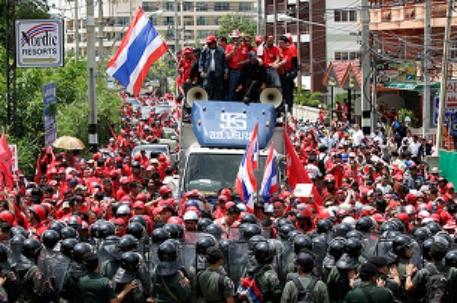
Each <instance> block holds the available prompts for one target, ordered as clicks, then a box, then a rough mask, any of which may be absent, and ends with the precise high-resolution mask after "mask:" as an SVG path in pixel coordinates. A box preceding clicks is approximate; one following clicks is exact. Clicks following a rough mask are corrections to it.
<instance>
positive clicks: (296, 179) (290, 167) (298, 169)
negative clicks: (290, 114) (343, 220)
mask: <svg viewBox="0 0 457 303" xmlns="http://www.w3.org/2000/svg"><path fill="white" fill-rule="evenodd" d="M283 129H284V141H285V145H286V160H287V166H286V170H287V180H288V183H289V185H290V187H291V188H292V190H293V189H295V186H296V185H297V184H298V183H305V184H313V181H312V180H311V178H310V177H309V175H308V172H307V171H306V170H305V167H304V166H303V164H302V163H301V162H300V159H299V158H298V156H297V154H296V152H295V148H294V146H293V144H292V142H291V141H290V138H289V135H288V134H287V130H286V126H284V128H283ZM312 192H313V196H314V204H315V207H316V210H317V211H318V212H320V210H321V209H322V205H323V202H322V197H321V195H320V194H319V192H318V191H317V189H316V187H315V186H313V191H312Z"/></svg>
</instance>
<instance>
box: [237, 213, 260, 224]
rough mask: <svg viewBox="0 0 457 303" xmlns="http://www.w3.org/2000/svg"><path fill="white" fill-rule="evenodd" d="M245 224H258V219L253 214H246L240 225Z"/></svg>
mask: <svg viewBox="0 0 457 303" xmlns="http://www.w3.org/2000/svg"><path fill="white" fill-rule="evenodd" d="M244 223H251V224H257V218H256V216H254V215H253V214H244V215H243V217H242V218H241V220H240V224H244Z"/></svg>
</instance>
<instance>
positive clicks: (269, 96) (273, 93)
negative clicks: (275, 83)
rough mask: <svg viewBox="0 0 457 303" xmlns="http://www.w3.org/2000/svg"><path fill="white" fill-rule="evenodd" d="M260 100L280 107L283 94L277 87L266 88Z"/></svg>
mask: <svg viewBox="0 0 457 303" xmlns="http://www.w3.org/2000/svg"><path fill="white" fill-rule="evenodd" d="M260 102H262V103H265V104H271V105H273V106H274V107H275V108H278V107H279V106H281V104H282V94H281V92H280V91H279V89H277V88H274V87H271V88H266V89H264V90H263V91H262V93H261V94H260Z"/></svg>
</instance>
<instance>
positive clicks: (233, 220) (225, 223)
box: [214, 203, 241, 238]
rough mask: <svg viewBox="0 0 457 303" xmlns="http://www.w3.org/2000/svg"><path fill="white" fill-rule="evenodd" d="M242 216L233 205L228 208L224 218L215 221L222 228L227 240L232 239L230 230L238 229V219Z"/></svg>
mask: <svg viewBox="0 0 457 303" xmlns="http://www.w3.org/2000/svg"><path fill="white" fill-rule="evenodd" d="M240 214H241V211H240V210H239V209H238V207H237V206H236V205H235V204H234V203H233V205H232V206H230V207H228V208H227V214H226V215H225V216H224V217H222V218H220V219H217V220H215V221H214V223H215V224H217V225H219V226H220V227H222V230H223V231H224V237H225V238H230V237H231V236H230V229H231V228H234V227H237V226H238V225H239V222H238V217H239V216H240Z"/></svg>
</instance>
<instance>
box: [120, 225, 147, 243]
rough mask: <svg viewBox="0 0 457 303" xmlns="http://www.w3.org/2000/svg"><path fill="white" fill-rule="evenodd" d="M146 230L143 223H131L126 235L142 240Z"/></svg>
mask: <svg viewBox="0 0 457 303" xmlns="http://www.w3.org/2000/svg"><path fill="white" fill-rule="evenodd" d="M144 231H145V228H144V226H143V225H141V223H138V222H130V223H129V225H127V228H126V229H125V233H126V234H128V235H132V236H133V237H135V238H136V239H138V240H140V239H141V238H143V236H144Z"/></svg>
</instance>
